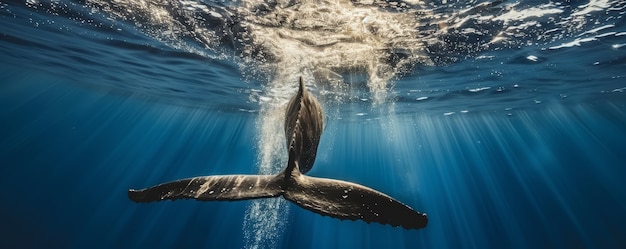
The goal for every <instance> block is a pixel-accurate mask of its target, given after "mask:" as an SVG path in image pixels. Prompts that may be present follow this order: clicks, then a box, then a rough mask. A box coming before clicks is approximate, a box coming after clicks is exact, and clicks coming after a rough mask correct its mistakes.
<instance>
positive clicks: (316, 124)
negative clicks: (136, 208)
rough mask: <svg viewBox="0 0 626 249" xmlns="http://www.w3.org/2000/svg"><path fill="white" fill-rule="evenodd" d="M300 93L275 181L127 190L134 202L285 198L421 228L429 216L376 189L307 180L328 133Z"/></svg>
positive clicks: (316, 108)
mask: <svg viewBox="0 0 626 249" xmlns="http://www.w3.org/2000/svg"><path fill="white" fill-rule="evenodd" d="M299 85H300V86H299V90H298V93H297V94H296V95H295V96H294V97H293V98H292V99H291V100H290V101H289V104H288V106H287V112H286V117H285V138H286V142H287V148H288V152H289V160H288V162H287V166H286V168H285V169H284V170H283V171H282V172H281V173H279V174H277V175H222V176H200V177H194V178H187V179H182V180H177V181H173V182H168V183H163V184H159V185H156V186H153V187H150V188H146V189H141V190H134V189H131V190H128V197H129V198H130V199H131V200H133V201H135V202H152V201H161V200H177V199H196V200H199V201H223V200H226V201H235V200H248V199H256V198H270V197H278V196H283V197H284V198H285V199H287V200H289V201H291V202H293V203H295V204H296V205H298V206H300V207H302V208H304V209H307V210H309V211H312V212H315V213H318V214H321V215H325V216H330V217H333V218H339V219H343V220H363V221H365V222H367V223H370V222H377V223H381V224H389V225H392V226H401V227H404V228H406V229H418V228H423V227H425V226H426V225H427V224H428V217H427V216H426V214H423V213H419V212H417V211H415V210H413V209H412V208H410V207H409V206H407V205H404V204H402V203H401V202H399V201H397V200H395V199H393V198H392V197H390V196H388V195H386V194H383V193H381V192H379V191H376V190H374V189H371V188H368V187H365V186H362V185H359V184H356V183H351V182H346V181H340V180H334V179H326V178H317V177H310V176H305V175H304V174H303V173H306V172H308V171H309V170H310V169H311V167H313V163H314V162H315V156H316V154H317V147H318V144H319V140H320V137H321V134H322V131H323V129H324V115H323V112H322V108H321V105H320V104H319V102H318V101H317V99H315V97H314V96H313V95H311V94H309V93H308V91H307V90H306V87H305V86H304V82H303V80H302V78H300V84H299Z"/></svg>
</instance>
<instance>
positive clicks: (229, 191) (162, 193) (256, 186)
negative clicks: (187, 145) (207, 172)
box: [128, 175, 283, 202]
mask: <svg viewBox="0 0 626 249" xmlns="http://www.w3.org/2000/svg"><path fill="white" fill-rule="evenodd" d="M280 180H281V179H278V178H276V176H270V175H224V176H199V177H193V178H187V179H182V180H177V181H173V182H167V183H163V184H159V185H156V186H154V187H150V188H146V189H141V190H134V189H131V190H128V197H129V198H130V199H131V200H133V201H135V202H152V201H161V200H177V199H196V200H201V201H222V200H230V201H232V200H248V199H256V198H267V197H276V196H279V195H281V194H282V193H283V190H282V189H281V184H280Z"/></svg>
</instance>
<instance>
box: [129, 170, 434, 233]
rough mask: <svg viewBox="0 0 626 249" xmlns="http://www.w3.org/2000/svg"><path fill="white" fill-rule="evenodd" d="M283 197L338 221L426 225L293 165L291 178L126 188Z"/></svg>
mask: <svg viewBox="0 0 626 249" xmlns="http://www.w3.org/2000/svg"><path fill="white" fill-rule="evenodd" d="M281 195H282V196H283V197H284V198H285V199H287V200H289V201H291V202H293V203H295V204H296V205H298V206H300V207H302V208H304V209H307V210H309V211H313V212H315V213H318V214H321V215H325V216H329V217H333V218H338V219H342V220H363V221H365V222H367V223H370V222H377V223H382V224H389V225H392V226H402V227H404V228H406V229H418V228H422V227H425V226H426V224H427V223H428V218H427V216H426V215H425V214H421V213H418V212H416V211H414V210H413V209H411V208H410V207H408V206H406V205H404V204H402V203H401V202H399V201H397V200H395V199H393V198H391V197H389V196H387V195H385V194H383V193H381V192H378V191H376V190H373V189H371V188H368V187H365V186H362V185H359V184H355V183H351V182H346V181H340V180H333V179H326V178H317V177H310V176H305V175H303V174H300V173H299V171H297V168H295V169H294V171H293V172H292V174H291V176H287V177H285V176H284V175H283V174H279V175H275V176H272V175H223V176H199V177H194V178H187V179H182V180H177V181H172V182H167V183H163V184H159V185H156V186H153V187H150V188H146V189H141V190H134V189H131V190H129V191H128V197H129V198H130V199H131V200H133V201H135V202H152V201H163V200H177V199H196V200H199V201H236V200H249V199H257V198H270V197H278V196H281Z"/></svg>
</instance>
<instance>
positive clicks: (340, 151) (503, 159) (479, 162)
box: [0, 1, 626, 248]
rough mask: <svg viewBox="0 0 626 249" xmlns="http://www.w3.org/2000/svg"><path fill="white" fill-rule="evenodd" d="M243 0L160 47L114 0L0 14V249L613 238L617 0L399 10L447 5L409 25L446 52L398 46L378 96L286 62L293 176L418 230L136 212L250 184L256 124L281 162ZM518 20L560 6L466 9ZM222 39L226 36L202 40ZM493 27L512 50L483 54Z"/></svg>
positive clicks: (341, 71) (624, 168)
mask: <svg viewBox="0 0 626 249" xmlns="http://www.w3.org/2000/svg"><path fill="white" fill-rule="evenodd" d="M122 2H124V1H122ZM138 2H150V1H138ZM153 2H154V1H153ZM181 2H184V1H181ZM181 2H164V3H163V4H162V5H160V6H164V8H165V9H168V8H169V9H172V8H174V7H176V5H177V4H178V5H180V4H181ZM243 2H245V1H242V2H235V3H229V2H227V3H222V2H211V1H205V2H199V3H197V4H199V5H201V6H204V7H196V9H195V10H194V11H192V12H191V13H187V12H184V11H183V12H181V11H180V10H179V11H178V12H176V11H174V13H175V14H171V13H170V17H171V18H172V19H173V20H175V21H174V22H170V23H183V24H185V25H183V26H184V27H185V28H186V32H181V33H177V35H175V36H174V37H173V38H172V37H164V36H162V34H166V33H167V32H165V31H166V30H171V29H172V26H168V25H167V22H165V21H163V23H161V24H159V25H157V24H155V23H157V22H158V21H159V20H161V21H162V20H163V19H155V18H154V17H152V19H150V18H151V17H149V16H148V15H145V14H141V13H142V12H141V11H142V10H141V9H139V8H138V9H132V10H134V13H137V14H136V16H130V17H129V16H128V13H125V12H124V11H118V10H108V9H107V8H105V7H106V6H110V5H107V4H108V3H107V1H102V2H100V1H26V2H21V1H2V2H0V7H1V8H0V13H1V14H0V76H1V79H2V80H1V81H0V82H1V83H0V106H1V107H2V108H0V189H2V190H3V191H2V193H3V198H2V199H3V202H2V205H0V207H1V208H0V211H1V212H0V215H2V219H1V220H2V222H0V231H1V232H0V247H2V248H149V247H150V248H190V247H201V248H247V247H260V248H273V247H275V248H626V236H625V235H626V227H625V226H624V224H625V223H626V212H625V211H626V188H624V179H626V163H625V160H626V146H625V143H626V95H625V93H624V91H626V81H625V80H624V79H625V77H626V70H625V69H626V50H625V49H626V46H625V45H624V44H626V35H625V34H624V32H626V25H625V23H624V20H623V18H622V17H623V16H624V11H626V9H625V8H624V6H625V4H626V3H624V2H623V1H592V2H591V3H588V2H585V1H583V2H564V3H561V4H556V5H550V6H546V4H548V3H547V2H542V1H521V2H517V3H508V2H507V3H504V5H505V6H506V7H502V8H500V7H498V6H496V8H499V9H490V10H487V11H481V12H479V14H477V16H475V17H473V18H470V19H468V20H469V21H468V20H466V19H464V18H465V17H466V16H465V15H466V13H469V12H467V10H469V9H470V8H471V6H478V5H479V4H480V3H479V2H469V3H468V4H464V3H450V4H449V5H443V4H433V3H431V2H424V3H423V5H420V6H417V5H411V6H410V8H409V9H412V10H415V9H417V8H418V7H419V8H422V9H428V10H432V11H433V12H435V13H439V16H437V17H436V18H433V20H434V19H437V20H440V19H445V18H449V17H450V16H452V17H454V16H455V15H458V18H456V19H454V18H452V19H450V20H449V22H448V24H449V26H455V25H456V27H460V28H458V29H453V30H448V31H446V32H445V33H442V32H443V31H442V29H441V27H443V26H445V25H439V26H438V28H437V29H435V28H433V27H431V26H428V25H425V26H420V27H419V29H420V30H421V31H422V33H420V35H422V36H423V37H421V36H420V39H424V40H427V39H439V40H438V41H440V43H437V44H439V45H436V46H435V45H432V46H430V45H429V46H430V47H429V51H428V53H426V56H430V58H433V59H432V60H433V62H432V63H430V62H425V61H422V60H421V59H411V57H410V56H409V55H406V54H403V53H408V52H406V51H409V52H412V53H417V52H415V51H418V49H415V47H411V46H414V45H411V46H408V47H407V48H404V49H400V48H398V47H393V46H395V45H393V46H392V47H393V48H394V49H395V50H394V51H400V52H394V53H392V55H390V56H391V57H393V56H396V57H398V56H400V57H402V56H406V58H409V59H406V60H405V61H403V60H404V59H393V58H396V57H393V58H392V59H389V60H390V61H384V62H380V61H378V60H377V61H376V62H377V63H382V64H384V65H392V66H395V67H394V68H397V67H400V66H399V65H400V64H402V63H403V62H406V63H409V64H410V65H411V66H410V67H409V69H407V70H405V71H402V72H395V74H394V77H392V78H389V79H388V80H389V81H390V82H392V83H389V84H388V85H386V86H385V92H384V93H385V95H384V96H383V98H382V99H376V94H375V93H374V92H375V91H374V90H372V89H370V88H368V87H371V86H370V85H368V84H369V83H368V82H372V81H374V79H372V77H370V78H368V74H369V75H372V74H373V73H372V72H373V71H368V70H369V69H363V68H361V67H362V66H359V65H357V66H352V65H344V66H337V65H330V66H329V64H325V63H322V62H320V61H314V62H311V61H307V62H306V63H309V64H307V65H304V66H303V67H306V66H311V65H313V66H316V67H320V68H322V67H326V68H328V69H329V70H334V71H336V72H337V73H336V74H337V75H340V77H341V79H342V80H343V81H342V83H341V84H340V85H339V86H337V85H332V82H333V81H332V80H328V79H321V77H322V76H320V75H322V74H319V73H318V72H312V70H313V69H297V70H295V72H298V73H301V74H303V75H305V77H306V78H307V80H308V85H309V87H310V88H312V92H313V93H314V94H316V95H317V96H318V98H320V100H321V101H322V102H323V105H324V107H325V110H326V114H327V115H326V117H327V119H326V121H327V124H326V129H325V132H324V134H323V136H322V140H321V143H320V149H319V151H318V157H317V160H316V164H315V166H314V167H313V169H312V170H311V171H310V172H309V173H308V174H309V175H312V176H318V177H328V178H334V179H342V180H347V181H352V182H356V183H359V184H363V185H366V186H369V187H372V188H374V189H377V190H380V191H382V192H384V193H386V194H389V195H390V196H393V197H395V198H396V199H398V200H400V201H402V202H403V203H405V204H407V205H409V206H411V207H413V208H414V209H416V210H418V211H421V212H425V213H427V214H428V217H429V224H428V226H427V227H426V228H424V229H420V230H404V229H402V228H398V227H391V226H385V225H380V224H367V223H365V222H362V221H341V220H338V219H332V218H329V217H323V216H320V215H317V214H314V213H312V212H309V211H306V210H303V209H301V208H299V207H297V206H295V205H293V204H291V203H288V202H286V201H283V202H279V205H278V206H276V207H275V209H276V210H278V215H277V216H276V214H274V216H272V215H269V213H271V207H272V206H271V205H269V204H268V205H266V206H262V208H261V211H265V212H266V213H267V214H268V215H267V216H265V215H264V214H265V213H264V212H261V213H254V212H253V211H251V210H253V209H252V203H255V202H262V203H265V202H263V201H262V200H255V201H239V202H197V201H192V200H184V201H174V202H170V201H167V202H157V203H150V204H137V203H134V202H132V201H130V200H129V199H128V197H127V194H126V193H127V190H128V189H129V188H142V187H148V186H151V185H154V184H158V183H162V182H165V181H170V180H175V179H180V178H187V177H192V176H199V175H215V174H257V173H258V172H260V171H263V170H268V169H265V168H263V167H264V163H263V159H262V155H264V153H270V154H271V155H273V156H277V157H280V156H281V155H283V154H284V151H283V152H280V151H282V150H284V149H285V148H283V147H282V146H284V145H283V143H284V141H283V136H284V134H282V133H280V132H276V133H271V134H270V135H271V136H270V137H278V140H279V142H278V143H279V145H278V147H277V148H278V149H276V151H272V150H274V149H273V147H271V145H269V144H271V143H273V140H272V139H270V138H267V137H264V136H262V135H261V134H263V132H264V131H266V130H267V129H268V127H269V128H273V127H274V126H276V125H273V123H272V122H270V121H267V118H268V117H270V116H271V111H268V110H271V109H272V108H280V106H281V104H284V103H283V102H284V101H282V100H281V99H282V98H284V97H285V96H287V97H288V96H290V95H291V94H292V93H293V92H292V90H293V89H295V84H294V85H293V87H288V88H282V85H281V84H279V83H280V82H285V84H290V82H291V81H290V78H289V77H288V76H285V75H290V74H289V73H290V72H292V71H289V70H286V69H285V68H284V64H281V63H282V62H284V61H285V60H287V59H285V58H288V57H284V58H279V55H280V53H279V52H276V51H273V50H271V49H272V46H270V45H267V44H266V45H267V47H263V46H262V45H260V44H265V43H263V42H258V41H260V40H262V38H260V37H258V36H255V34H254V32H253V31H252V27H253V26H245V25H243V26H244V27H246V29H243V28H241V27H240V26H238V25H237V24H233V23H237V22H241V23H245V22H249V23H258V22H260V21H259V20H252V19H253V17H250V16H247V17H245V16H244V14H245V13H246V12H245V11H243V10H237V8H235V6H237V5H238V4H241V5H243ZM407 2H409V3H410V2H412V1H407ZM172 3H174V4H172ZM188 4H189V3H186V4H182V5H185V6H188ZM172 5H174V7H172ZM269 5H270V7H267V8H269V9H271V8H274V7H275V8H279V7H276V6H272V5H271V4H269ZM85 6H87V7H85ZM122 6H123V5H122ZM585 6H596V7H597V8H589V9H587V8H585ZM126 7H128V6H126ZM131 7H132V6H131ZM131 7H128V8H131ZM281 8H282V7H281ZM285 8H286V7H285ZM532 8H536V9H542V10H561V12H558V13H555V14H545V15H538V14H537V15H536V16H535V15H530V16H529V17H528V18H522V19H519V20H513V19H507V21H501V20H500V21H498V18H494V17H491V18H483V19H484V20H483V19H481V18H480V17H484V16H488V15H492V14H493V15H495V16H500V17H502V16H505V14H507V13H508V14H511V15H512V14H515V13H519V12H520V11H522V10H526V9H532ZM110 9H116V8H110ZM118 9H124V8H118ZM174 9H175V8H174ZM182 9H184V8H182ZM198 9H200V10H203V11H205V12H198ZM207 9H208V10H207ZM233 9H235V10H237V11H235V10H233ZM373 9H375V10H386V9H385V6H383V7H380V6H378V7H375V8H373ZM175 10H176V9H175ZM209 10H210V11H213V12H217V13H219V14H221V15H218V16H221V17H224V16H226V15H225V14H224V13H231V14H232V15H231V16H229V18H228V20H231V21H232V20H235V21H232V22H233V23H230V21H224V20H226V18H225V19H223V20H221V19H219V18H217V17H216V16H215V15H211V14H206V13H212V12H210V11H209ZM261 12H262V11H261ZM198 13H200V14H202V13H205V14H204V15H200V14H198ZM262 13H265V12H262ZM393 13H395V12H393ZM399 13H401V12H399ZM494 13H495V14H494ZM353 15H356V14H353ZM445 15H448V16H445ZM198 16H199V17H202V18H190V17H198ZM211 16H213V17H215V20H214V19H211ZM444 16H445V18H444ZM513 16H515V15H513ZM580 16H582V17H583V18H582V19H580V18H578V17H580ZM577 18H578V19H577ZM424 19H426V18H424ZM148 20H151V21H150V22H149V21H148ZM189 20H204V21H205V22H200V23H193V24H194V25H195V26H193V25H191V24H190V23H191V22H190V21H189ZM220 20H221V21H220ZM420 20H422V19H420ZM480 20H482V21H480ZM485 20H486V21H485ZM433 22H434V21H433ZM533 22H535V23H533ZM224 23H226V24H224ZM363 23H364V24H368V23H369V21H368V22H365V20H364V21H363ZM564 23H572V24H575V25H572V26H564V25H565V24H564ZM525 24H528V25H525ZM537 24H540V25H537ZM151 25H152V26H151ZM220 25H221V26H220ZM249 25H251V24H249ZM381 25H382V24H381ZM261 26H263V25H261ZM199 27H206V28H207V30H203V29H200V28H199ZM468 27H470V28H473V29H475V30H478V31H471V30H469V31H468V30H467V29H466V28H468ZM266 28H267V29H268V31H267V32H268V33H269V32H270V31H269V29H270V28H272V26H269V25H267V27H266ZM279 28H281V27H279ZM216 30H217V31H220V32H223V31H224V30H227V31H229V32H233V33H234V34H231V33H229V34H231V36H223V37H222V36H218V38H219V39H221V40H220V41H221V42H217V43H216V42H211V41H210V39H209V38H210V36H208V35H207V36H202V34H206V32H208V33H210V32H212V31H216ZM242 30H243V31H242ZM507 30H508V31H509V32H510V33H511V34H510V35H509V37H511V38H509V39H508V40H507V41H508V42H506V43H497V42H493V41H494V39H493V36H496V35H497V34H498V33H500V32H504V33H506V31H507ZM520 30H521V31H520ZM237 31H239V32H244V31H245V32H248V34H250V37H252V38H253V39H252V40H253V42H249V43H246V41H247V40H246V39H247V38H248V36H246V35H239V34H237V33H236V32H237ZM313 31H315V30H313ZM313 31H311V32H313ZM522 31H523V32H522ZM202 32H205V33H202ZM245 32H244V33H245ZM281 32H287V31H285V30H282V31H281ZM381 32H382V31H381ZM468 32H469V33H468ZM223 33H224V34H226V33H228V32H223ZM424 33H426V34H424ZM211 34H212V33H211ZM478 34H480V35H478ZM516 34H517V35H516ZM474 36H479V38H477V39H476V40H475V41H474V38H475V37H474ZM206 37H209V38H206ZM225 37H229V39H230V38H232V39H233V40H235V41H236V40H237V39H240V40H241V41H240V43H237V42H233V43H232V44H230V43H227V42H223V40H224V39H226V38H225ZM233 37H234V38H233ZM470 38H471V39H470ZM372 39H373V38H372ZM390 39H391V40H393V39H392V38H390ZM397 39H399V38H397ZM296 40H304V38H302V37H300V38H299V39H296ZM364 40H368V39H364ZM373 40H376V39H373ZM394 41H395V40H394ZM529 41H530V42H529ZM575 41H579V44H577V45H576V44H573V43H572V42H575ZM255 42H258V43H255ZM404 42H405V41H404V40H402V42H398V43H399V44H405V43H404ZM492 42H493V43H492ZM285 44H288V43H285ZM306 44H309V43H306ZM441 44H443V45H441ZM493 44H495V45H493ZM366 45H367V44H366ZM422 45H424V44H422ZM570 45H571V46H570ZM355 46H356V45H355ZM390 46H391V45H390ZM248 47H252V48H254V49H252V50H255V51H256V50H258V51H262V52H258V51H257V52H254V53H252V54H251V55H250V54H247V53H248V52H246V51H247V50H246V49H247V48H248ZM284 47H287V45H284ZM320 47H324V48H325V47H327V45H324V46H320ZM444 47H445V48H446V49H443V48H444ZM437 48H439V49H441V50H437ZM411 49H414V50H411ZM263 51H264V52H263ZM320 51H321V50H320ZM324 51H326V50H324ZM419 51H421V50H419ZM272 52H273V53H275V55H274V56H273V57H268V58H269V59H267V58H264V59H263V58H261V59H259V58H260V57H259V54H263V53H272ZM291 52H292V53H295V54H296V55H297V52H298V51H295V52H294V51H291ZM301 52H302V53H305V51H304V50H302V51H301ZM330 52H333V51H332V50H331V51H330ZM334 52H335V53H340V52H341V51H334ZM331 54H332V53H331ZM409 54H410V53H409ZM310 57H311V56H308V57H305V58H310ZM272 58H274V59H275V60H272ZM276 58H279V59H276ZM402 58H405V57H402ZM298 60H299V61H301V62H302V63H305V61H303V60H302V58H299V59H298ZM320 60H321V59H320ZM394 60H398V61H399V62H398V61H394ZM288 62H289V61H288ZM290 63H291V64H294V63H293V62H290ZM268 68H269V69H268ZM282 69H285V70H284V71H281V70H282ZM285 72H287V73H285ZM333 77H335V76H333ZM329 78H330V76H329ZM271 82H274V83H271ZM276 82H279V83H276ZM328 82H331V83H328ZM294 83H295V82H294ZM278 123H280V125H282V123H281V122H278ZM269 130H270V131H271V130H272V129H269ZM278 130H282V127H278ZM268 151H269V152H268ZM272 153H273V154H272ZM281 153H283V154H281ZM278 161H280V160H278ZM271 162H273V163H275V162H276V160H273V161H271ZM281 167H282V166H281V165H277V166H272V168H269V170H270V171H272V170H273V171H274V172H276V169H280V168H281ZM255 224H257V225H255ZM258 224H262V225H258Z"/></svg>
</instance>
